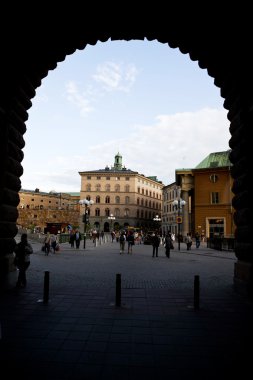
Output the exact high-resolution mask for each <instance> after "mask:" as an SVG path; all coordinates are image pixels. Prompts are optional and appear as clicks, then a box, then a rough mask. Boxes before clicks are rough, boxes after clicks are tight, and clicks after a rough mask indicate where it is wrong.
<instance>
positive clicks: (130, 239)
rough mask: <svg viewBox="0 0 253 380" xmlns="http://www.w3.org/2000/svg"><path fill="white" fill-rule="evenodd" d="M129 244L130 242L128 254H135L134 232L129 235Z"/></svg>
mask: <svg viewBox="0 0 253 380" xmlns="http://www.w3.org/2000/svg"><path fill="white" fill-rule="evenodd" d="M127 242H128V251H127V253H131V254H132V253H133V245H134V234H133V232H132V231H130V232H129V234H128V235H127Z"/></svg>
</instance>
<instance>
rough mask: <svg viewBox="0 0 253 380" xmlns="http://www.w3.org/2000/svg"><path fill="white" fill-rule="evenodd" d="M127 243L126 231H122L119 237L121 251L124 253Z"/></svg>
mask: <svg viewBox="0 0 253 380" xmlns="http://www.w3.org/2000/svg"><path fill="white" fill-rule="evenodd" d="M125 243H126V235H125V233H124V232H121V234H120V237H119V253H120V254H121V253H124V250H125Z"/></svg>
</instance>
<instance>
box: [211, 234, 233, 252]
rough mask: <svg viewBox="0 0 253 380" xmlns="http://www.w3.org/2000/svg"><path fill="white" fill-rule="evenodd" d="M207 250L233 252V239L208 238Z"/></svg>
mask: <svg viewBox="0 0 253 380" xmlns="http://www.w3.org/2000/svg"><path fill="white" fill-rule="evenodd" d="M207 248H212V249H216V250H217V251H234V250H235V238H219V237H217V238H208V239H207Z"/></svg>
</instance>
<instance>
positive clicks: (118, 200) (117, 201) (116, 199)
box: [115, 196, 120, 204]
mask: <svg viewBox="0 0 253 380" xmlns="http://www.w3.org/2000/svg"><path fill="white" fill-rule="evenodd" d="M115 203H117V204H119V203H120V197H119V196H117V197H115Z"/></svg>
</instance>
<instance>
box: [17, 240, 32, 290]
mask: <svg viewBox="0 0 253 380" xmlns="http://www.w3.org/2000/svg"><path fill="white" fill-rule="evenodd" d="M14 252H15V259H14V263H15V265H16V266H17V268H18V270H19V274H18V281H17V284H16V287H17V288H24V287H26V282H27V281H26V271H27V269H28V267H29V265H30V254H32V253H33V248H32V246H31V244H30V243H28V239H27V234H25V233H24V234H22V235H21V240H20V242H19V243H18V244H16V247H15V248H14Z"/></svg>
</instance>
